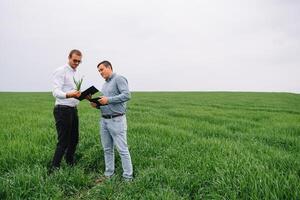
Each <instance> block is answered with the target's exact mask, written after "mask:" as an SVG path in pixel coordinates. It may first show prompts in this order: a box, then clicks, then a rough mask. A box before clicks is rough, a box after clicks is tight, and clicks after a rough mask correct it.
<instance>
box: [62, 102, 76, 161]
mask: <svg viewBox="0 0 300 200" xmlns="http://www.w3.org/2000/svg"><path fill="white" fill-rule="evenodd" d="M78 126H79V123H78V114H77V109H76V108H75V109H73V110H72V127H71V132H70V135H69V137H68V146H67V151H66V155H65V158H66V162H67V164H68V165H73V164H74V154H75V151H76V146H77V144H78V139H79V127H78Z"/></svg>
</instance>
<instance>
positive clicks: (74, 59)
mask: <svg viewBox="0 0 300 200" xmlns="http://www.w3.org/2000/svg"><path fill="white" fill-rule="evenodd" d="M80 63H81V56H79V55H77V54H72V56H71V57H70V58H69V65H70V66H71V67H72V68H73V69H76V68H77V67H78V65H79V64H80Z"/></svg>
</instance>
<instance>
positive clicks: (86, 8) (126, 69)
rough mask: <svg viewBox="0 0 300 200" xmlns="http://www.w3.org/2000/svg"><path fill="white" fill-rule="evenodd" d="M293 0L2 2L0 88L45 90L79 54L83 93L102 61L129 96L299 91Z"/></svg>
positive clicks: (95, 80)
mask: <svg viewBox="0 0 300 200" xmlns="http://www.w3.org/2000/svg"><path fill="white" fill-rule="evenodd" d="M299 10H300V1H298V0H273V1H271V0H206V1H201V0H151V1H149V0H147V1H146V0H144V1H143V0H126V1H122V0H119V1H116V0H105V1H102V0H86V1H84V0H59V1H55V0H43V1H40V0H26V1H23V0H19V1H17V0H1V1H0V28H1V31H0V73H1V78H0V91H51V89H52V84H51V76H52V72H53V71H54V70H55V69H56V68H57V67H59V66H62V65H63V64H65V63H66V62H67V56H68V53H69V51H70V50H71V49H73V48H76V49H80V50H81V51H82V52H83V63H82V64H81V65H80V66H79V68H78V73H79V74H80V76H83V75H84V81H83V88H86V87H88V86H90V85H95V86H96V87H97V88H99V89H100V88H101V86H102V84H103V80H102V78H101V77H100V75H99V74H98V72H97V69H96V65H97V64H98V63H99V62H100V61H102V60H109V61H111V63H112V64H113V67H114V71H115V72H116V73H118V74H122V75H124V76H125V77H127V79H128V81H129V87H130V89H131V90H132V91H277V92H281V91H284V92H298V93H299V92H300V15H299Z"/></svg>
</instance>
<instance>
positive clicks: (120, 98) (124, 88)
mask: <svg viewBox="0 0 300 200" xmlns="http://www.w3.org/2000/svg"><path fill="white" fill-rule="evenodd" d="M116 83H117V88H118V90H119V92H120V94H118V95H116V96H113V97H105V96H103V97H102V98H101V99H99V102H100V103H101V104H117V103H123V102H125V101H128V100H130V98H131V94H130V92H129V88H128V82H127V80H126V78H125V77H123V76H118V77H117V79H116Z"/></svg>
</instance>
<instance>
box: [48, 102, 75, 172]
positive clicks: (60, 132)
mask: <svg viewBox="0 0 300 200" xmlns="http://www.w3.org/2000/svg"><path fill="white" fill-rule="evenodd" d="M53 114H54V118H55V126H56V130H57V139H58V142H57V145H56V150H55V153H54V156H53V160H52V167H55V168H58V167H60V162H61V159H62V157H63V155H64V153H65V150H66V148H67V145H68V134H69V133H70V131H71V114H70V111H69V110H68V109H65V108H59V107H55V108H54V111H53Z"/></svg>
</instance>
